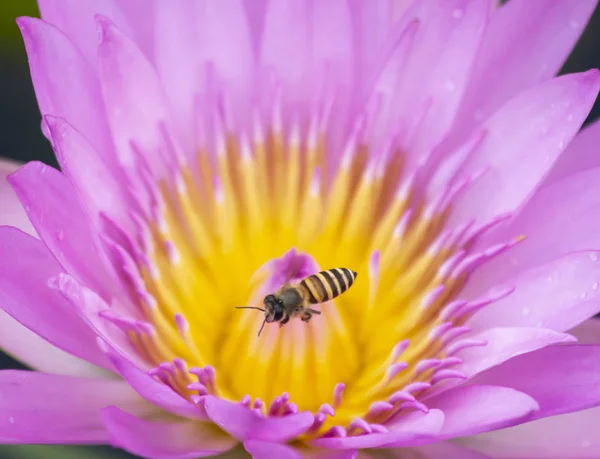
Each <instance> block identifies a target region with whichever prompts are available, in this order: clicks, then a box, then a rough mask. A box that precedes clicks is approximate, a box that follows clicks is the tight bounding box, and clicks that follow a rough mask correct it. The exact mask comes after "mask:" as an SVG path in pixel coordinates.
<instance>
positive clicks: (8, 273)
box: [0, 227, 108, 367]
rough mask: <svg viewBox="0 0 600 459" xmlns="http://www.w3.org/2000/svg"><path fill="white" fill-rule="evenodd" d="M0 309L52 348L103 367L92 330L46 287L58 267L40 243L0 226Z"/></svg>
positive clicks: (60, 269) (104, 363)
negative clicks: (52, 346)
mask: <svg viewBox="0 0 600 459" xmlns="http://www.w3.org/2000/svg"><path fill="white" fill-rule="evenodd" d="M0 260H1V261H0V307H2V309H4V311H5V312H6V313H8V314H9V315H10V316H12V317H13V318H14V319H16V320H18V321H19V322H20V323H21V324H22V325H24V326H25V327H27V328H28V329H30V330H32V331H34V332H35V333H36V334H38V335H39V336H41V337H42V338H44V339H46V340H48V341H49V342H50V343H52V344H53V345H55V346H56V347H58V348H60V349H62V350H64V351H66V352H68V353H70V354H73V355H75V356H77V357H80V358H82V359H84V360H87V361H88V362H91V363H94V364H96V365H100V366H102V367H107V366H108V362H107V361H106V358H105V357H104V355H103V354H102V352H100V349H99V348H98V346H97V345H96V336H95V334H94V333H93V331H92V330H91V329H90V328H89V327H88V326H87V325H86V324H85V323H84V322H83V321H81V320H80V319H79V317H77V315H76V314H75V313H74V312H73V309H72V307H71V305H70V304H69V303H68V302H67V301H65V300H64V299H63V298H62V297H61V296H60V295H59V294H58V293H57V292H55V291H53V290H52V289H50V288H49V287H48V285H47V282H48V280H49V279H51V278H53V277H56V276H57V275H58V274H59V273H60V272H62V268H61V267H60V266H59V264H58V263H57V262H56V260H55V259H54V257H52V255H51V254H50V252H48V250H47V249H46V247H45V246H44V244H42V243H41V242H40V241H38V240H37V239H34V238H33V237H31V236H28V235H27V234H25V233H22V232H21V231H19V230H17V229H15V228H10V227H0Z"/></svg>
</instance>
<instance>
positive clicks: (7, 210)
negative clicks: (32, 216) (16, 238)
mask: <svg viewBox="0 0 600 459" xmlns="http://www.w3.org/2000/svg"><path fill="white" fill-rule="evenodd" d="M19 167H21V164H19V163H16V162H13V161H10V160H7V159H0V202H2V213H0V226H14V227H15V228H19V229H20V230H21V231H25V232H26V233H29V234H31V235H32V236H35V235H36V232H35V229H34V228H33V225H32V224H31V222H30V221H29V218H27V214H26V213H25V209H23V205H22V204H21V201H19V198H18V197H17V194H16V193H15V191H14V190H13V189H12V187H11V186H10V185H9V183H8V181H7V180H6V177H7V176H8V175H9V174H10V173H12V172H14V171H16V170H17V169H18V168H19Z"/></svg>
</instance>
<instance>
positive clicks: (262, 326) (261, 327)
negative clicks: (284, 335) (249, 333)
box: [258, 317, 267, 336]
mask: <svg viewBox="0 0 600 459" xmlns="http://www.w3.org/2000/svg"><path fill="white" fill-rule="evenodd" d="M266 323H267V318H266V317H265V320H263V323H262V325H261V326H260V330H258V336H260V333H261V332H262V330H263V328H264V326H265V324H266Z"/></svg>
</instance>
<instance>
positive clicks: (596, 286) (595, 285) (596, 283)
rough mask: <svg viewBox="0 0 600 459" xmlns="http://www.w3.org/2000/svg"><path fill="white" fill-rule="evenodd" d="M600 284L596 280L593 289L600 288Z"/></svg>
mask: <svg viewBox="0 0 600 459" xmlns="http://www.w3.org/2000/svg"><path fill="white" fill-rule="evenodd" d="M599 285H600V284H598V282H594V283H593V284H592V290H598V286H599Z"/></svg>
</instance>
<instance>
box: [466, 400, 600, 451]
mask: <svg viewBox="0 0 600 459" xmlns="http://www.w3.org/2000/svg"><path fill="white" fill-rule="evenodd" d="M598 423H600V408H591V409H588V410H584V411H579V412H577V413H569V414H563V415H560V416H552V417H549V418H544V419H538V420H537V421H534V422H527V423H525V424H521V425H519V426H515V427H511V428H509V429H503V430H498V431H495V432H488V433H485V434H482V435H477V436H474V437H469V438H465V439H463V440H462V441H463V442H464V443H465V444H466V445H467V446H468V447H470V448H474V449H476V450H478V451H482V452H483V453H486V454H489V455H491V456H492V457H506V458H536V459H556V458H569V459H592V458H596V457H598V451H599V450H600V441H599V439H598ZM499 455H501V456H499Z"/></svg>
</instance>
